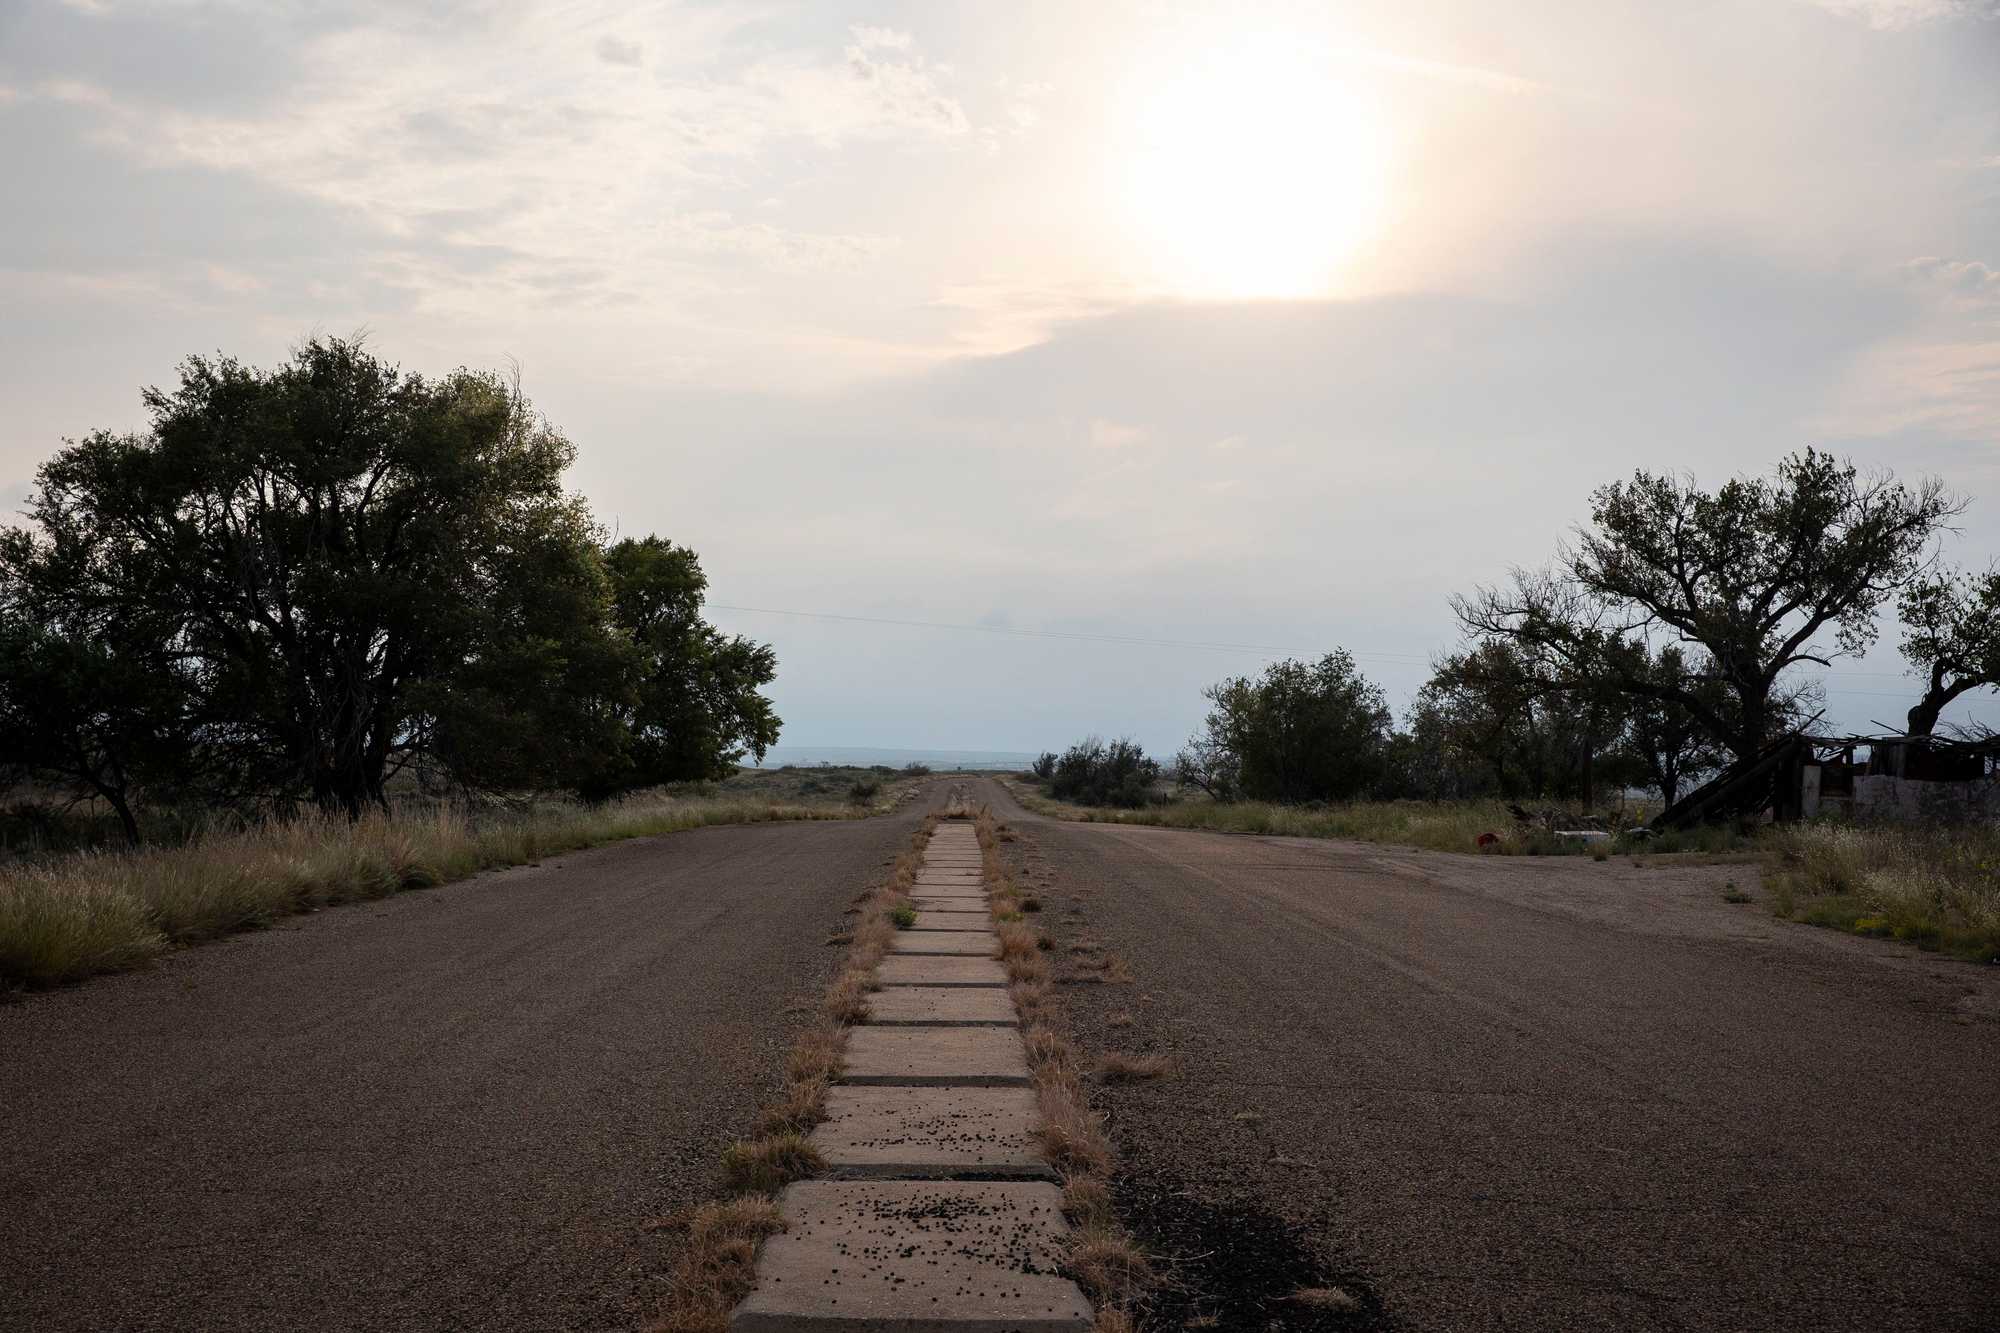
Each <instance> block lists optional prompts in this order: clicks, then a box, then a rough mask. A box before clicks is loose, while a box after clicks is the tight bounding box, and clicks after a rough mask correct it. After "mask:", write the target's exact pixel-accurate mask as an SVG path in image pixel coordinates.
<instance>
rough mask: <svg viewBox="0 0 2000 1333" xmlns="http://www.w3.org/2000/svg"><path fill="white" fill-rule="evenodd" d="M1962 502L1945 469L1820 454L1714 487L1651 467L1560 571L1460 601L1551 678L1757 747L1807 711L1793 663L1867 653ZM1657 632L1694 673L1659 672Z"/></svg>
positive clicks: (1615, 491) (1618, 485) (1614, 487)
mask: <svg viewBox="0 0 2000 1333" xmlns="http://www.w3.org/2000/svg"><path fill="white" fill-rule="evenodd" d="M1962 507H1963V505H1962V502H1961V501H1959V500H1958V499H1956V498H1955V497H1953V496H1952V495H1950V494H1949V493H1948V492H1946V491H1945V489H1944V487H1943V486H1942V484H1941V483H1939V482H1937V481H1935V480H1924V481H1920V482H1918V483H1916V484H1915V485H1909V486H1906V485H1904V484H1902V483H1900V482H1897V481H1895V480H1893V479H1890V478H1886V477H1883V478H1867V477H1862V476H1861V475H1860V474H1859V473H1858V472H1857V471H1856V469H1855V468H1854V467H1853V465H1851V464H1848V463H1843V462H1840V461H1838V460H1836V459H1835V458H1833V457H1832V456H1831V455H1829V454H1824V453H1821V452H1819V451H1817V450H1813V449H1807V450H1804V451H1803V452H1800V453H1796V454H1792V455H1790V456H1788V457H1787V458H1785V459H1784V460H1783V461H1782V462H1780V463H1779V464H1778V467H1777V468H1776V470H1775V471H1774V472H1773V473H1772V474H1771V475H1770V476H1767V477H1749V478H1737V479H1735V480H1733V481H1730V482H1727V483H1725V484H1724V485H1723V486H1721V487H1720V488H1718V489H1717V490H1714V491H1704V490H1702V489H1700V487H1698V486H1697V485H1696V484H1695V482H1694V481H1693V480H1692V479H1691V478H1686V477H1679V476H1672V475H1667V474H1655V473H1649V472H1645V471H1639V472H1635V473H1634V474H1633V476H1632V479H1631V480H1630V481H1624V482H1614V483H1612V484H1610V485H1608V486H1603V487H1600V488H1599V489H1598V490H1597V491H1596V492H1594V493H1593V495H1592V497H1591V522H1590V524H1589V525H1588V526H1587V527H1584V528H1582V529H1580V530H1579V531H1578V533H1577V537H1576V540H1575V542H1574V543H1573V544H1572V545H1570V546H1569V547H1568V548H1566V549H1565V550H1564V551H1563V552H1562V554H1561V555H1560V556H1559V558H1558V560H1557V562H1556V565H1555V566H1554V568H1553V569H1551V570H1549V571H1546V572H1543V573H1539V574H1531V573H1524V572H1519V571H1517V572H1516V574H1515V577H1514V580H1513V583H1512V585H1511V586H1509V587H1505V588H1485V589H1481V590H1480V591H1479V592H1478V593H1477V594H1476V595H1475V596H1473V597H1470V598H1455V599H1454V600H1453V607H1454V609H1455V610H1456V611H1457V613H1458V616H1459V619H1460V621H1461V623H1462V624H1464V626H1465V627H1466V629H1467V630H1468V631H1470V632H1471V633H1472V634H1473V635H1474V636H1475V637H1478V638H1492V639H1504V640H1506V641H1508V642H1511V643H1512V644H1514V645H1515V646H1516V647H1517V648H1519V649H1520V650H1521V651H1522V652H1524V653H1526V654H1528V655H1530V656H1531V657H1533V658H1534V659H1535V660H1536V661H1537V663H1538V664H1539V665H1540V666H1541V667H1543V668H1546V669H1547V670H1548V671H1549V672H1551V673H1553V674H1555V675H1558V676H1563V677H1567V678H1570V679H1574V680H1578V681H1607V682H1610V683H1611V684H1612V685H1613V686H1614V687H1615V688H1617V689H1618V690H1619V691H1621V692H1623V693H1625V694H1627V695H1630V696H1633V697H1636V698H1641V699H1649V700H1653V701H1655V702H1658V703H1662V704H1671V705H1674V706H1676V707H1679V708H1681V709H1684V710H1685V711H1686V713H1687V715H1688V716H1689V717H1691V718H1693V719H1694V720H1695V722H1696V723H1697V725H1698V726H1699V727H1700V728H1701V729H1702V730H1703V732H1704V733H1705V734H1706V735H1707V736H1708V737H1709V738H1711V739H1712V740H1714V741H1716V742H1717V743H1719V744H1720V745H1722V746H1723V747H1724V748H1726V749H1727V750H1728V751H1729V752H1730V753H1731V754H1733V755H1736V756H1738V757H1747V756H1749V755H1752V754H1755V753H1757V752H1758V751H1759V750H1760V749H1761V748H1762V747H1763V746H1764V745H1766V744H1767V743H1768V742H1769V741H1770V739H1771V738H1772V737H1773V736H1774V735H1776V734H1777V733H1779V732H1780V731H1782V730H1784V729H1785V728H1786V727H1788V726H1790V725H1792V724H1793V723H1794V722H1795V721H1796V717H1797V704H1798V702H1799V698H1800V695H1799V692H1798V691H1799V687H1798V685H1797V684H1796V682H1795V681H1794V680H1792V679H1791V678H1790V677H1788V673H1790V672H1791V671H1792V669H1793V668H1795V667H1798V666H1800V665H1802V664H1806V663H1812V664H1815V665H1819V666H1826V665H1829V664H1830V663H1831V662H1832V661H1833V660H1834V659H1835V658H1838V657H1843V656H1850V655H1853V654H1857V653H1860V652H1862V651H1863V650H1865V649H1866V648H1867V646H1868V645H1869V644H1870V643H1872V642H1873V641H1874V639H1875V637H1876V634H1877V625H1876V613H1877V612H1878V611H1879V610H1880V609H1881V607H1882V606H1883V605H1884V604H1885V603H1886V602H1888V601H1889V600H1890V599H1891V598H1893V597H1895V596H1896V594H1897V593H1898V591H1899V590H1900V589H1902V588H1903V587H1904V586H1905V585H1906V584H1908V583H1910V582H1911V580H1912V579H1913V578H1915V577H1916V576H1917V575H1918V574H1919V573H1921V572H1922V571H1923V569H1924V568H1925V566H1926V564H1927V562H1928V561H1929V560H1930V559H1931V556H1932V541H1933V539H1934V538H1935V537H1936V536H1937V535H1938V534H1939V532H1940V531H1941V530H1942V529H1943V527H1944V525H1945V524H1946V523H1947V522H1949V520H1950V519H1951V517H1952V516H1953V515H1955V514H1957V513H1958V512H1959V511H1960V509H1961V508H1962ZM1662 639H1665V640H1666V641H1669V642H1674V643H1678V644H1682V645H1685V646H1686V647H1687V648H1688V649H1690V650H1691V652H1690V657H1691V658H1692V659H1693V660H1694V662H1695V665H1694V667H1693V668H1692V669H1691V670H1689V671H1688V672H1686V673H1684V674H1682V675H1679V676H1672V675H1663V674H1661V673H1660V672H1658V671H1656V670H1655V669H1654V666H1655V658H1654V655H1653V651H1652V646H1651V645H1652V644H1654V643H1656V642H1658V641H1660V640H1662ZM1716 685H1719V686H1720V687H1721V689H1720V691H1717V690H1714V689H1712V688H1710V687H1711V686H1716Z"/></svg>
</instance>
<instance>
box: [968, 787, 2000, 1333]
mask: <svg viewBox="0 0 2000 1333" xmlns="http://www.w3.org/2000/svg"><path fill="white" fill-rule="evenodd" d="M978 799H982V800H987V801H989V802H990V803H991V804H992V806H993V808H994V810H995V811H996V813H1002V812H1004V814H1005V817H1006V818H1007V819H1008V820H1009V822H1010V823H1012V824H1014V825H1015V827H1016V828H1017V829H1019V830H1020V831H1021V834H1022V837H1021V841H1019V842H1017V843H1015V844H1012V845H1011V846H1010V847H1009V849H1008V850H1009V851H1010V853H1013V854H1017V856H1018V859H1020V860H1022V861H1024V862H1025V863H1026V865H1027V866H1028V867H1029V869H1028V872H1027V873H1026V874H1025V875H1024V876H1022V878H1023V879H1024V881H1025V882H1024V884H1023V887H1024V888H1031V889H1032V890H1033V891H1035V892H1038V893H1039V894H1040V896H1041V897H1042V899H1043V902H1044V904H1045V909H1046V910H1045V916H1046V919H1047V921H1048V924H1049V928H1050V929H1051V930H1053V931H1054V932H1055V933H1056V934H1057V935H1058V937H1059V938H1061V939H1062V940H1064V941H1065V942H1067V941H1072V940H1076V939H1079V938H1094V939H1096V940H1098V941H1101V942H1102V944H1103V945H1104V946H1105V947H1106V948H1108V949H1109V950H1111V951H1113V952H1115V953H1117V954H1119V955H1121V956H1122V957H1123V958H1124V959H1125V960H1126V962H1127V963H1128V964H1129V965H1130V967H1131V969H1132V971H1133V972H1134V974H1135V975H1136V982H1135V984H1132V985H1071V986H1067V987H1064V997H1065V1002H1066V1005H1067V1007H1068V1010H1069V1013H1070V1015H1071V1018H1072V1020H1073V1021H1074V1022H1075V1023H1076V1025H1077V1027H1078V1029H1079V1030H1078V1036H1079V1038H1080V1039H1081V1040H1082V1042H1083V1044H1084V1045H1086V1046H1087V1047H1088V1048H1090V1049H1092V1050H1104V1049H1119V1050H1127V1051H1132V1050H1152V1051H1160V1052H1166V1053H1171V1054H1173V1055H1176V1056H1177V1057H1178V1058H1179V1059H1180V1061H1181V1065H1182V1072H1181V1073H1180V1074H1179V1075H1178V1076H1177V1077H1174V1078H1171V1079H1168V1080H1165V1081H1162V1082H1159V1083H1156V1084H1150V1085H1137V1086H1130V1087H1107V1088H1104V1089H1101V1090H1100V1096H1101V1097H1102V1103H1101V1104H1102V1105H1103V1106H1104V1108H1105V1109H1108V1110H1109V1111H1110V1112H1111V1117H1112V1119H1111V1123H1112V1126H1113V1129H1114V1134H1115V1137H1116V1138H1117V1141H1118V1147H1119V1150H1120V1152H1121V1155H1122V1157H1123V1169H1124V1171H1125V1172H1126V1180H1125V1185H1126V1187H1127V1188H1126V1190H1125V1195H1124V1197H1125V1198H1128V1199H1131V1200H1136V1201H1138V1204H1139V1211H1138V1212H1136V1213H1132V1214H1128V1215H1127V1216H1126V1218H1125V1219H1124V1220H1126V1221H1127V1222H1128V1223H1130V1224H1132V1225H1134V1226H1135V1227H1136V1228H1137V1229H1138V1230H1139V1232H1140V1236H1141V1239H1142V1240H1145V1239H1148V1238H1149V1237H1148V1228H1149V1225H1150V1223H1151V1221H1152V1219H1149V1217H1148V1215H1146V1213H1145V1212H1144V1200H1146V1199H1148V1198H1157V1199H1161V1200H1166V1201H1169V1202H1170V1203H1171V1204H1172V1206H1173V1207H1175V1208H1177V1209H1181V1210H1183V1211H1185V1210H1187V1209H1189V1208H1193V1207H1195V1206H1196V1205H1195V1204H1193V1203H1190V1202H1189V1201H1190V1200H1197V1201H1199V1204H1200V1206H1201V1207H1210V1206H1213V1207H1214V1208H1216V1209H1218V1210H1220V1212H1219V1213H1218V1215H1226V1216H1228V1217H1230V1218H1232V1219H1235V1221H1236V1222H1237V1223H1241V1222H1243V1221H1244V1220H1245V1219H1253V1220H1254V1219H1255V1218H1257V1217H1264V1218H1268V1219H1271V1220H1272V1221H1273V1223H1274V1225H1273V1227H1272V1229H1271V1231H1272V1234H1273V1235H1277V1236H1283V1237H1295V1238H1296V1239H1297V1240H1299V1241H1301V1242H1303V1243H1304V1244H1305V1245H1306V1246H1307V1247H1308V1248H1309V1249H1310V1250H1311V1251H1312V1255H1313V1257H1314V1258H1315V1259H1317V1260H1318V1261H1320V1262H1321V1263H1323V1264H1324V1265H1325V1266H1326V1268H1327V1269H1328V1270H1330V1271H1331V1272H1332V1273H1333V1274H1334V1275H1336V1276H1349V1275H1351V1276H1353V1277H1355V1278H1356V1279H1357V1282H1356V1286H1355V1290H1356V1291H1357V1293H1359V1294H1361V1295H1362V1296H1364V1298H1366V1299H1365V1301H1364V1303H1365V1304H1369V1305H1371V1310H1370V1311H1364V1312H1363V1313H1362V1315H1360V1316H1358V1317H1356V1319H1355V1320H1354V1321H1353V1322H1356V1323H1362V1322H1369V1321H1370V1320H1371V1316H1372V1318H1373V1320H1374V1321H1375V1322H1383V1323H1386V1324H1387V1325H1389V1326H1393V1327H1397V1328H1404V1329H1412V1330H1438V1329H1501V1328H1506V1329H1533V1330H1541V1329H1561V1330H1570V1329H1619V1330H1643V1329H1675V1330H1745V1331H1746V1333H1748V1331H1750V1330H1757V1331H1758V1333H1763V1331H1765V1330H1791V1329H1796V1330H1854V1331H1855V1333H1862V1331H1864V1330H1865V1331H1866V1333H1888V1331H1890V1330H1913V1331H1914V1330H1972V1329H1992V1328H1994V1327H1996V1326H2000V1318H1996V1313H1995V1312H1996V1310H2000V1152H1997V1151H1996V1148H1995V1145H1996V1144H2000V977H1996V975H1995V971H1994V969H1980V968H1977V967H1974V966H1971V965H1968V964H1963V963H1955V962H1951V961H1949V960H1943V959H1938V958H1934V957H1930V956H1926V955H1923V954H1920V953H1918V952H1916V951H1914V950H1911V949H1908V948H1905V947H1901V946H1894V945H1890V944H1887V943H1883V942H1877V941H1869V940H1857V939H1852V938H1848V937H1844V936H1839V935H1834V934H1832V933H1830V932H1827V931H1820V930H1814V929H1811V928H1809V927H1804V926H1797V925H1792V924H1789V923H1783V922H1777V921H1774V920H1773V919H1772V918H1771V917H1770V915H1769V913H1768V911H1767V910H1766V909H1764V908H1763V907H1761V906H1757V905H1741V906H1732V905H1730V904H1726V903H1724V902H1722V901H1721V899H1720V893H1719V891H1720V889H1721V888H1722V886H1723V883H1724V881H1725V880H1726V878H1728V877H1729V876H1732V875H1734V876H1739V877H1742V878H1743V879H1744V882H1745V883H1746V884H1748V883H1751V882H1753V881H1752V880H1751V878H1750V875H1749V873H1748V872H1747V871H1746V869H1745V868H1743V867H1710V868H1702V869H1700V870H1687V871H1683V870H1674V869H1665V868H1650V869H1645V870H1641V869H1637V868H1634V867H1631V866H1629V865H1626V864H1624V863H1620V862H1616V861H1614V862H1612V863H1608V864H1602V865H1600V864H1596V863H1592V862H1588V861H1583V860H1580V859H1579V860H1576V861H1568V860H1564V861H1560V862H1547V861H1541V862H1533V861H1524V860H1516V859H1514V858H1505V859H1502V858H1469V857H1444V856H1439V855H1435V854H1427V853H1409V852H1405V851H1400V850H1397V849H1392V848H1384V847H1370V846H1363V845H1357V844H1351V843H1350V844H1341V843H1330V842H1318V841H1312V840H1303V839H1282V838H1261V837H1225V836H1217V835H1207V834H1199V833H1188V832H1181V831H1175V830H1165V829H1148V828H1137V827H1119V826H1113V825H1083V824H1065V823H1057V822H1055V821H1050V820H1043V819H1039V818H1037V817H1035V816H1032V815H1028V814H1026V813H1025V812H1022V811H1020V810H1019V808H1018V807H1017V806H1015V805H1014V804H1013V803H1012V801H1011V800H1009V799H1008V798H1007V797H1006V796H1005V795H1004V794H1003V793H1002V792H1001V790H1000V789H999V788H998V787H997V785H995V784H991V783H985V784H982V785H981V787H980V790H979V792H978ZM1119 1011H1130V1013H1131V1014H1132V1015H1133V1021H1132V1022H1131V1024H1130V1025H1129V1026H1125V1025H1122V1024H1120V1025H1113V1024H1112V1023H1111V1022H1109V1019H1110V1017H1111V1016H1112V1015H1114V1014H1117V1013H1119ZM1228 1239H1229V1238H1228V1237H1226V1236H1225V1237H1221V1238H1220V1240H1221V1241H1222V1242H1223V1243H1224V1244H1226V1243H1227V1241H1228ZM1210 1248H1211V1245H1210V1244H1209V1243H1206V1242H1204V1243H1202V1244H1200V1245H1192V1244H1190V1245H1183V1246H1181V1247H1180V1250H1181V1251H1182V1252H1184V1253H1185V1254H1188V1255H1198V1254H1199V1253H1200V1252H1201V1251H1203V1250H1206V1249H1210ZM1224 1253H1225V1254H1228V1253H1231V1252H1230V1251H1227V1250H1225V1251H1224ZM1235 1253H1236V1254H1238V1255H1239V1256H1240V1257H1245V1258H1251V1259H1254V1258H1256V1257H1257V1256H1255V1255H1248V1256H1243V1255H1242V1252H1240V1251H1238V1252H1235ZM1202 1262H1205V1261H1200V1260H1196V1261H1193V1262H1191V1263H1190V1264H1188V1265H1183V1266H1180V1267H1177V1268H1176V1273H1177V1276H1179V1277H1180V1278H1181V1279H1182V1280H1184V1281H1198V1280H1200V1277H1199V1275H1200V1273H1201V1272H1202V1269H1201V1264H1202ZM1278 1276H1282V1275H1278ZM1216 1280H1217V1281H1218V1282H1219V1283H1221V1284H1223V1285H1224V1286H1225V1287H1226V1286H1227V1285H1228V1282H1229V1281H1230V1280H1232V1279H1230V1278H1229V1277H1228V1275H1225V1274H1217V1275H1216ZM1285 1294H1286V1291H1285V1290H1284V1289H1282V1287H1281V1289H1278V1290H1275V1291H1266V1292H1264V1293H1263V1294H1262V1296H1260V1297H1257V1299H1262V1300H1265V1301H1267V1302H1268V1303H1266V1304H1262V1305H1254V1306H1253V1305H1252V1304H1251V1298H1252V1296H1254V1295H1256V1294H1255V1293H1250V1292H1247V1291H1246V1292H1242V1293H1239V1295H1241V1296H1242V1297H1243V1300H1242V1302H1241V1303H1240V1304H1238V1305H1237V1306H1234V1307H1230V1306H1226V1305H1225V1306H1223V1307H1221V1308H1219V1309H1218V1308H1217V1307H1216V1306H1214V1305H1209V1306H1206V1307H1203V1308H1204V1309H1205V1310H1211V1311H1214V1312H1215V1313H1217V1314H1219V1315H1220V1316H1221V1324H1220V1326H1221V1327H1225V1328H1229V1327H1254V1328H1259V1329H1264V1328H1270V1327H1280V1328H1290V1329H1296V1328H1308V1327H1315V1328H1316V1327H1347V1326H1349V1321H1347V1320H1344V1319H1340V1318H1332V1319H1328V1320H1326V1321H1325V1322H1314V1321H1313V1319H1312V1317H1311V1316H1309V1315H1307V1314H1304V1313H1302V1312H1301V1311H1299V1310H1298V1309H1296V1308H1295V1307H1290V1306H1287V1305H1286V1304H1285V1302H1284V1300H1283V1297H1284V1295H1285ZM1224 1296H1225V1297H1226V1296H1227V1292H1226V1291H1225V1292H1224ZM1377 1299H1379V1302H1380V1311H1379V1313H1376V1312H1373V1311H1372V1302H1373V1301H1374V1300H1377Z"/></svg>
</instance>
